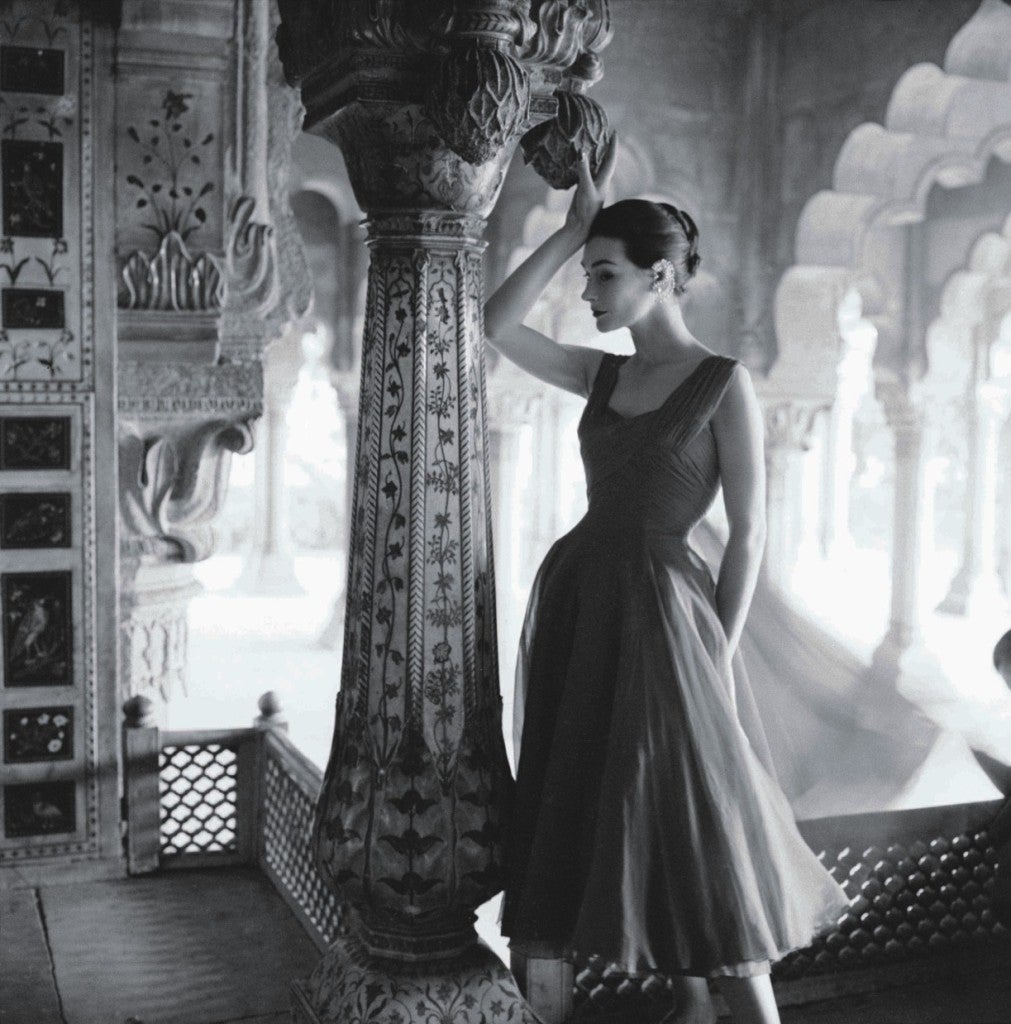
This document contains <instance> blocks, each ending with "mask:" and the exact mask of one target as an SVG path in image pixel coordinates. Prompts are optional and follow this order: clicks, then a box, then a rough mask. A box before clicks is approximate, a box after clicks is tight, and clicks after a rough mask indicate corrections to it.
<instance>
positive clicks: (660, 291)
mask: <svg viewBox="0 0 1011 1024" xmlns="http://www.w3.org/2000/svg"><path fill="white" fill-rule="evenodd" d="M650 269H651V270H652V271H653V274H654V275H655V276H654V278H653V287H652V288H651V289H650V291H651V292H652V293H653V294H654V295H655V296H656V297H657V298H658V299H671V298H673V297H674V296H675V294H677V274H676V273H675V272H674V264H673V263H671V261H670V260H669V259H667V258H666V257H664V258H663V259H660V260H657V261H656V263H654V264H653V266H652V267H651V268H650Z"/></svg>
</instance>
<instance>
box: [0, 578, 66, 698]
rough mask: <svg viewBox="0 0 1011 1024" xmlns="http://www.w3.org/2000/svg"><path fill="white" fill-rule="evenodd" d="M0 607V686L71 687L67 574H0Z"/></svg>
mask: <svg viewBox="0 0 1011 1024" xmlns="http://www.w3.org/2000/svg"><path fill="white" fill-rule="evenodd" d="M0 607H2V610H3V684H4V686H5V687H15V686H69V685H70V684H71V683H73V681H74V679H73V669H74V658H73V653H74V652H73V624H72V619H71V616H72V613H73V608H72V605H71V574H70V572H67V571H62V570H61V571H57V572H19V573H3V574H0Z"/></svg>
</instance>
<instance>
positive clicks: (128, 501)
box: [115, 0, 309, 714]
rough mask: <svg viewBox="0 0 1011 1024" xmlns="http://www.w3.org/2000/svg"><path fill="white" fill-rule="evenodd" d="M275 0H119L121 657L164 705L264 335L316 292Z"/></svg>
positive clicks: (254, 385)
mask: <svg viewBox="0 0 1011 1024" xmlns="http://www.w3.org/2000/svg"><path fill="white" fill-rule="evenodd" d="M270 11H271V8H270V6H269V5H267V4H263V3H260V2H258V0H239V2H238V3H236V2H234V0H207V2H206V3H203V4H201V5H200V6H199V10H198V9H197V8H196V7H194V6H192V5H191V6H190V17H189V18H187V19H179V18H177V17H175V16H174V14H173V11H172V9H170V8H167V7H166V6H165V5H127V6H126V7H125V8H124V10H123V19H122V24H121V27H120V31H119V36H118V52H117V67H118V75H117V79H116V137H115V149H116V159H115V166H116V169H117V171H116V173H117V174H118V175H119V181H118V182H117V189H116V192H117V197H118V207H117V212H116V237H115V245H116V258H117V264H118V267H119V271H120V288H119V297H118V305H119V310H118V316H117V335H118V338H117V343H118V356H119V366H118V378H119V380H118V383H119V419H118V433H119V473H120V519H121V523H122V531H121V538H120V541H121V551H122V555H123V571H122V573H121V592H120V607H121V644H122V648H121V658H122V664H123V666H124V676H123V687H124V691H125V692H124V696H129V695H133V694H138V693H144V695H146V696H148V697H151V698H152V699H153V700H154V701H155V704H156V707H159V706H160V709H161V713H162V714H163V713H164V705H165V702H166V701H167V700H168V699H169V697H170V695H171V690H172V688H173V686H174V685H181V684H182V682H183V680H184V679H185V662H186V605H187V602H188V599H189V597H190V596H191V595H192V593H193V592H194V590H195V587H194V584H193V579H192V574H191V570H190V567H191V565H192V563H194V562H196V561H199V560H200V559H203V558H206V557H207V556H208V555H209V554H210V553H211V552H212V550H213V546H214V539H213V531H212V523H213V520H214V518H215V516H216V515H217V512H218V509H219V508H220V505H221V502H222V500H223V497H224V493H225V489H226V486H227V480H228V465H229V459H230V457H231V455H232V454H233V453H236V452H245V451H248V450H249V449H250V447H251V445H252V423H253V421H254V419H255V418H256V417H257V416H259V414H260V412H261V410H262V396H263V380H262V372H261V363H260V359H261V355H262V352H263V349H264V346H265V345H266V344H268V343H269V342H270V341H271V340H273V339H274V338H276V337H279V336H280V334H281V333H282V332H283V330H284V327H285V325H286V324H288V323H289V322H291V321H292V320H294V319H297V317H298V316H300V315H301V314H303V313H304V312H305V310H306V309H307V307H308V304H309V291H308V276H307V272H306V267H305V264H304V257H303V256H302V253H301V250H300V248H299V245H298V242H297V232H295V230H294V226H293V224H292V223H291V216H290V211H289V210H288V207H287V199H286V196H287V192H286V179H285V174H286V170H285V168H286V166H287V163H288V152H289V149H290V144H291V140H292V138H293V134H294V131H295V130H297V129H296V120H295V118H296V115H297V113H298V110H299V107H298V103H297V98H296V97H295V94H294V93H293V92H292V90H291V89H290V88H288V87H287V86H285V85H284V84H283V81H282V78H281V75H280V68H279V66H278V64H277V61H276V58H275V59H274V60H271V59H270V54H269V51H268V47H269V45H270V35H271V24H270V18H271V14H270Z"/></svg>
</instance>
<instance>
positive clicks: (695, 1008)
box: [661, 975, 716, 1024]
mask: <svg viewBox="0 0 1011 1024" xmlns="http://www.w3.org/2000/svg"><path fill="white" fill-rule="evenodd" d="M671 982H672V983H673V986H674V1009H673V1010H672V1011H671V1012H670V1013H669V1014H668V1015H667V1016H666V1017H664V1018H663V1020H662V1021H661V1024H716V1009H715V1008H714V1007H713V1001H712V999H710V998H709V984H708V983H707V981H706V979H705V978H694V977H687V976H685V975H674V976H673V977H672V978H671Z"/></svg>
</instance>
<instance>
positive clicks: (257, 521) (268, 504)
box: [238, 330, 302, 595]
mask: <svg viewBox="0 0 1011 1024" xmlns="http://www.w3.org/2000/svg"><path fill="white" fill-rule="evenodd" d="M301 367H302V339H301V332H300V331H298V330H290V331H288V332H286V333H285V334H284V336H283V337H282V338H281V339H280V340H279V341H276V342H275V343H274V344H273V345H271V346H270V348H269V349H268V350H267V353H266V357H265V359H264V363H263V416H262V417H261V418H260V420H259V422H258V423H257V424H256V428H255V438H256V450H255V455H254V458H255V459H256V465H255V467H254V476H253V486H254V498H253V531H252V538H251V544H250V550H249V552H248V553H247V555H246V560H245V565H244V566H243V570H242V575H241V576H240V578H239V583H238V586H239V588H240V589H241V590H244V591H248V592H251V593H257V594H275V595H282V594H300V593H302V587H301V585H300V584H299V582H298V580H297V579H296V577H295V560H294V558H293V557H292V552H291V538H290V524H289V519H288V492H287V488H286V486H285V456H286V453H287V447H288V425H287V416H288V407H289V406H290V404H291V395H292V392H293V391H294V389H295V384H296V383H297V382H298V374H299V370H300V369H301Z"/></svg>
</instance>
